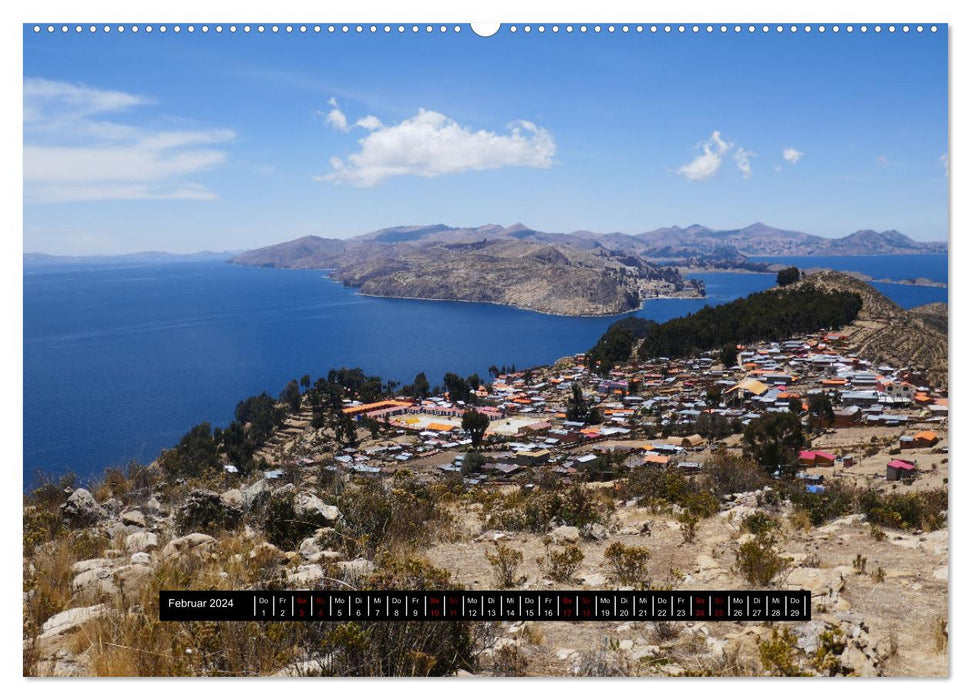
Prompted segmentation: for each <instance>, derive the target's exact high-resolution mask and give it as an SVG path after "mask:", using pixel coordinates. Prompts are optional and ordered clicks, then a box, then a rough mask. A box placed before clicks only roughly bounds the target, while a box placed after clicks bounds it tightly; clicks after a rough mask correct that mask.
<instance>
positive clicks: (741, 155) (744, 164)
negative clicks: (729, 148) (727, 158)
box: [732, 148, 755, 180]
mask: <svg viewBox="0 0 971 700" xmlns="http://www.w3.org/2000/svg"><path fill="white" fill-rule="evenodd" d="M754 157H755V154H754V153H753V152H752V151H746V150H745V149H744V148H739V149H737V150H736V151H735V153H734V154H733V155H732V158H734V159H735V165H737V166H738V169H739V170H741V171H742V177H744V178H745V179H746V180H747V179H748V178H750V177H751V176H752V164H751V163H750V162H749V158H754Z"/></svg>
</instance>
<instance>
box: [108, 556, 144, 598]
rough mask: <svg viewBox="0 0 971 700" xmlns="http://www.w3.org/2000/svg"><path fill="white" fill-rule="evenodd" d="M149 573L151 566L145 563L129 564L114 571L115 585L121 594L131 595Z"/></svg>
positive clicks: (141, 584) (142, 583)
mask: <svg viewBox="0 0 971 700" xmlns="http://www.w3.org/2000/svg"><path fill="white" fill-rule="evenodd" d="M151 575H152V567H150V566H147V565H145V564H129V565H128V566H123V567H121V568H120V569H118V570H117V571H115V573H114V578H115V585H116V586H117V587H118V590H119V591H120V592H121V593H122V594H123V595H126V596H128V597H132V596H133V595H134V594H135V593H136V592H137V591H138V589H139V588H141V587H142V586H143V585H144V584H145V582H146V581H148V579H149V577H150V576H151Z"/></svg>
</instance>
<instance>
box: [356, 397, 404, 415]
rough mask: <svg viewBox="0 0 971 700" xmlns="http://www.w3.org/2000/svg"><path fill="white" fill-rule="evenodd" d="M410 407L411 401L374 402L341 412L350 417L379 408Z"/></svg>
mask: <svg viewBox="0 0 971 700" xmlns="http://www.w3.org/2000/svg"><path fill="white" fill-rule="evenodd" d="M411 405H412V403H411V401H390V400H389V401H375V402H374V403H364V404H361V405H360V406H348V407H347V408H345V409H343V412H344V413H347V414H350V415H355V414H357V413H367V412H369V411H374V410H377V409H379V408H398V407H402V408H404V407H407V406H411Z"/></svg>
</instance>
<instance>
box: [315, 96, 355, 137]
mask: <svg viewBox="0 0 971 700" xmlns="http://www.w3.org/2000/svg"><path fill="white" fill-rule="evenodd" d="M327 104H329V105H330V111H329V112H327V113H326V114H324V113H323V112H318V113H317V114H319V115H321V116H323V118H324V121H326V122H327V124H328V125H330V126H332V127H334V128H335V129H337V130H338V131H350V130H351V127H349V126H348V125H347V115H346V114H344V112H342V111H341V108H340V107H338V106H337V100H335V99H334V98H333V97H331V98H330V99H329V100H327Z"/></svg>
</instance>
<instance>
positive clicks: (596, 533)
mask: <svg viewBox="0 0 971 700" xmlns="http://www.w3.org/2000/svg"><path fill="white" fill-rule="evenodd" d="M580 535H581V536H582V537H583V539H585V540H595V541H597V542H602V541H603V540H605V539H607V538H608V537H610V533H609V532H608V531H607V528H606V527H604V526H603V525H601V524H600V523H587V524H586V525H584V526H583V529H582V530H580Z"/></svg>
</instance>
